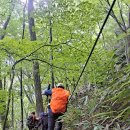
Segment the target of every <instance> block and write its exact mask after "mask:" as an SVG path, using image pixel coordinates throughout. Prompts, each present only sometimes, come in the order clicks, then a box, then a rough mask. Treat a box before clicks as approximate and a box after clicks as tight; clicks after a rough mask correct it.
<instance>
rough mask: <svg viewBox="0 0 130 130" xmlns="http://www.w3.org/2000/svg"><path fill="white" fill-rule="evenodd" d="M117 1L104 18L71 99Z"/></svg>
mask: <svg viewBox="0 0 130 130" xmlns="http://www.w3.org/2000/svg"><path fill="white" fill-rule="evenodd" d="M115 2H116V0H113V3H112V5H111V7H110V9H109V12H108V13H107V16H106V18H105V20H104V22H103V25H102V27H101V29H100V31H99V34H98V36H97V38H96V40H95V42H94V45H93V47H92V49H91V52H90V54H89V56H88V58H87V60H86V63H85V65H84V68H83V70H82V71H81V74H80V75H79V78H78V80H77V82H76V85H75V86H74V90H73V92H72V94H71V96H70V99H71V98H72V95H73V94H74V91H75V90H76V88H77V86H78V83H79V81H80V79H81V77H82V75H83V72H84V70H85V68H86V66H87V64H88V62H89V59H90V57H91V55H92V53H93V51H94V49H95V46H96V44H97V42H98V40H99V38H100V35H101V33H102V31H103V28H104V26H105V24H106V22H107V20H108V18H109V15H110V13H111V11H112V8H113V7H114V5H115Z"/></svg>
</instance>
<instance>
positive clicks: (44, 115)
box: [35, 112, 48, 130]
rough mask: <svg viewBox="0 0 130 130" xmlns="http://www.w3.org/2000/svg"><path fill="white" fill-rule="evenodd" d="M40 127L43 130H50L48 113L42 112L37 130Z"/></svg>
mask: <svg viewBox="0 0 130 130" xmlns="http://www.w3.org/2000/svg"><path fill="white" fill-rule="evenodd" d="M40 126H41V128H42V130H47V129H48V114H47V113H44V112H42V113H41V114H40V118H39V121H38V124H37V125H36V126H35V128H39V127H40Z"/></svg>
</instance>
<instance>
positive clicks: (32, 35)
mask: <svg viewBox="0 0 130 130" xmlns="http://www.w3.org/2000/svg"><path fill="white" fill-rule="evenodd" d="M33 10H34V7H33V0H28V18H29V32H30V39H31V41H35V40H36V32H35V30H34V27H35V24H34V18H33ZM33 76H34V86H35V97H36V112H37V114H38V115H39V114H40V113H41V112H43V100H42V95H41V82H40V74H39V63H38V62H34V64H33Z"/></svg>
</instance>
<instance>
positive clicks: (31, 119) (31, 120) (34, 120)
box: [26, 112, 38, 130]
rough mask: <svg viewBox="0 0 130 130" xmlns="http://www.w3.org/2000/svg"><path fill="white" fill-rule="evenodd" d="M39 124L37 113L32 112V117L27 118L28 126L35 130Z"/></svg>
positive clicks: (30, 129)
mask: <svg viewBox="0 0 130 130" xmlns="http://www.w3.org/2000/svg"><path fill="white" fill-rule="evenodd" d="M37 123H38V119H37V118H36V115H35V112H32V113H31V115H30V116H29V117H28V118H27V123H26V125H27V126H28V128H29V130H33V129H34V128H35V126H36V125H37Z"/></svg>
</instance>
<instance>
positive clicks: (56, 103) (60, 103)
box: [50, 88, 69, 113]
mask: <svg viewBox="0 0 130 130" xmlns="http://www.w3.org/2000/svg"><path fill="white" fill-rule="evenodd" d="M68 97H69V91H67V90H65V89H62V88H53V89H52V97H51V102H50V107H51V110H52V112H53V113H64V112H65V111H66V107H67V103H68Z"/></svg>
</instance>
